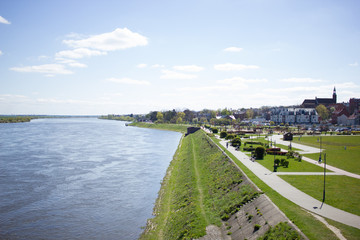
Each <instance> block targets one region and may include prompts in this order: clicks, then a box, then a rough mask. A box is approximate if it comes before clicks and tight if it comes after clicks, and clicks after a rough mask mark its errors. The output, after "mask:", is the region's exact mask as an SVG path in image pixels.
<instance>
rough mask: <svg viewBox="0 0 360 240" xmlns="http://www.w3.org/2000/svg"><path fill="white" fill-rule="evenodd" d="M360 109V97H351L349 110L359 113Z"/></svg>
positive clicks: (351, 112)
mask: <svg viewBox="0 0 360 240" xmlns="http://www.w3.org/2000/svg"><path fill="white" fill-rule="evenodd" d="M359 111H360V98H350V100H349V112H350V114H354V113H358V112H359Z"/></svg>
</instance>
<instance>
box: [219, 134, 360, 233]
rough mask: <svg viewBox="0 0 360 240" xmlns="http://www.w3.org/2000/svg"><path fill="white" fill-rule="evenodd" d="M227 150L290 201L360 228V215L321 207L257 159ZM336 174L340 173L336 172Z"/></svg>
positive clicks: (324, 206) (231, 148)
mask: <svg viewBox="0 0 360 240" xmlns="http://www.w3.org/2000/svg"><path fill="white" fill-rule="evenodd" d="M220 143H221V144H222V145H223V146H224V147H225V148H226V141H224V140H221V141H220ZM279 143H280V142H279ZM294 147H295V146H294ZM227 150H228V151H229V152H231V153H232V154H233V155H234V156H235V157H236V158H237V159H238V160H239V161H241V162H242V163H243V164H244V165H245V166H246V167H247V168H249V170H250V171H252V172H253V173H254V174H255V175H256V176H258V177H259V178H260V179H261V180H262V181H263V182H264V183H266V184H267V185H268V186H269V187H271V188H272V189H274V190H275V191H276V192H278V193H279V194H281V195H282V196H283V197H285V198H287V199H289V200H290V201H292V202H294V203H295V204H297V205H299V206H301V207H302V208H304V209H306V210H308V211H310V212H313V213H316V214H318V215H320V216H323V217H326V218H329V219H332V220H334V221H337V222H341V223H343V224H346V225H349V226H352V227H355V228H358V229H360V216H357V215H355V214H352V213H348V212H345V211H343V210H340V209H338V208H334V207H332V206H330V205H327V204H324V205H323V206H322V208H321V209H320V206H321V202H320V201H318V200H316V199H315V198H313V197H311V196H309V195H307V194H305V193H304V192H302V191H300V190H298V189H297V188H295V187H293V186H292V185H290V184H289V183H287V182H286V181H284V180H283V179H281V178H280V177H279V176H277V175H278V174H276V173H273V172H271V171H269V170H268V169H267V168H265V167H263V166H262V165H261V164H259V163H257V162H256V161H255V162H252V161H251V160H250V158H249V157H248V156H247V155H246V154H245V153H243V152H240V151H236V150H235V148H234V147H230V146H229V147H228V148H227ZM318 151H319V150H317V152H318ZM312 161H314V160H312ZM327 167H328V166H327ZM288 174H289V173H288ZM293 174H295V173H293ZM312 174H314V173H312ZM335 174H340V173H338V172H335ZM279 175H280V174H279Z"/></svg>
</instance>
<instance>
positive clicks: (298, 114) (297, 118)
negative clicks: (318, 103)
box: [270, 107, 319, 124]
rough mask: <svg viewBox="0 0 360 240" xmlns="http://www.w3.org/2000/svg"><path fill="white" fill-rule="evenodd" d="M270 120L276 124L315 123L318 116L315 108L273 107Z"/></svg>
mask: <svg viewBox="0 0 360 240" xmlns="http://www.w3.org/2000/svg"><path fill="white" fill-rule="evenodd" d="M270 120H271V121H273V122H275V123H276V124H281V123H288V124H314V123H315V124H317V123H319V116H318V114H317V112H316V110H315V108H283V107H281V108H273V109H272V110H271V117H270Z"/></svg>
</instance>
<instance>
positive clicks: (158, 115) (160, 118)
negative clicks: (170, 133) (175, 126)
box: [156, 112, 164, 122]
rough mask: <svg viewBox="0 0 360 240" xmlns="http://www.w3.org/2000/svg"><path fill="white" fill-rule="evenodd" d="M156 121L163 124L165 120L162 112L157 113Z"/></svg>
mask: <svg viewBox="0 0 360 240" xmlns="http://www.w3.org/2000/svg"><path fill="white" fill-rule="evenodd" d="M156 119H157V121H159V122H162V121H163V120H164V115H163V114H162V113H161V112H157V114H156Z"/></svg>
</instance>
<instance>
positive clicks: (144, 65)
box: [136, 63, 147, 68]
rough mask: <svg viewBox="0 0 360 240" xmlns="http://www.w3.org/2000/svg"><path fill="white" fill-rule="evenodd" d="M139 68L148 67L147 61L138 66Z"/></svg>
mask: <svg viewBox="0 0 360 240" xmlns="http://www.w3.org/2000/svg"><path fill="white" fill-rule="evenodd" d="M136 67H137V68H146V67H147V64H146V63H140V64H138V65H137V66H136Z"/></svg>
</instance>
